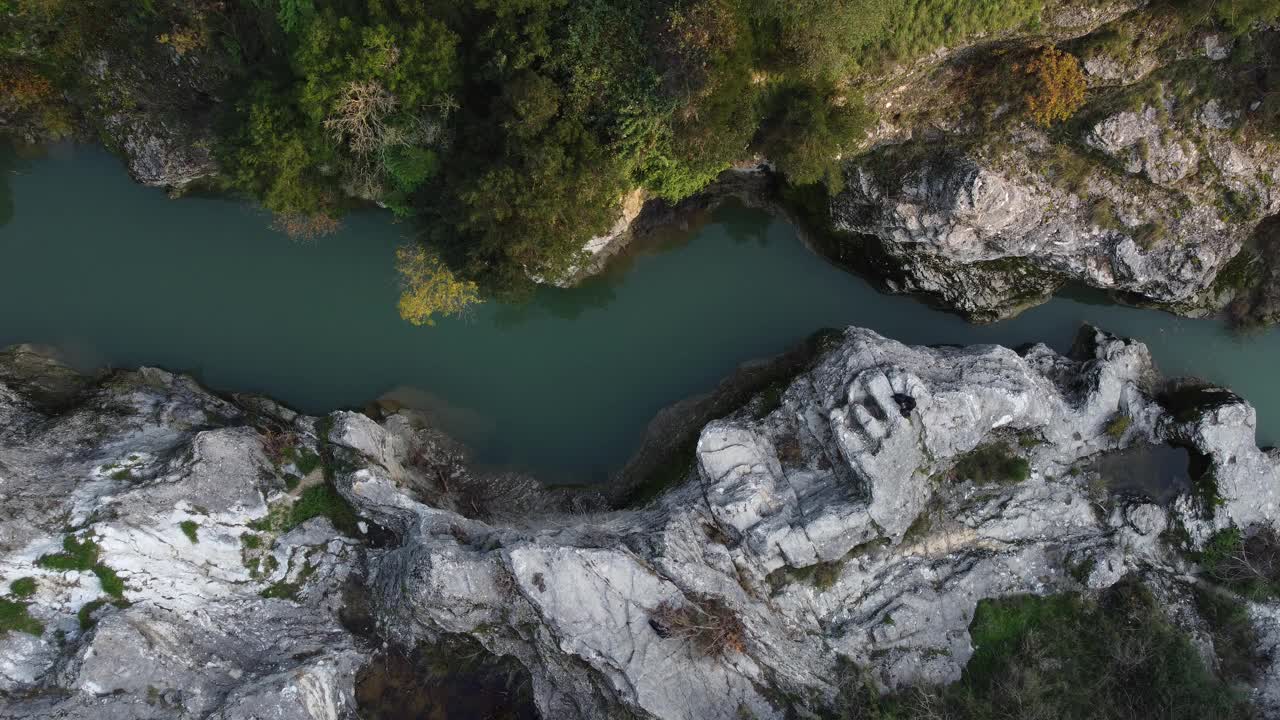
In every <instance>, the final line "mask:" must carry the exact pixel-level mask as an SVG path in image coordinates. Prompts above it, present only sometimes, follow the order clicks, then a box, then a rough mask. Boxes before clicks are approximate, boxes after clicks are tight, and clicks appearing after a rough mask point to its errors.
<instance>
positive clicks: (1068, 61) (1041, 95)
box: [1014, 46, 1085, 127]
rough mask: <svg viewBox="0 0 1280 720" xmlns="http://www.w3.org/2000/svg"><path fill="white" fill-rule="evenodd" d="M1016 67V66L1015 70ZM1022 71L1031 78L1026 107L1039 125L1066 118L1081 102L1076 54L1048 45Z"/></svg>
mask: <svg viewBox="0 0 1280 720" xmlns="http://www.w3.org/2000/svg"><path fill="white" fill-rule="evenodd" d="M1018 69H1019V68H1018V66H1016V65H1015V66H1014V71H1015V72H1016V71H1018ZM1022 70H1023V72H1025V73H1026V74H1027V75H1029V76H1031V77H1032V89H1031V90H1030V91H1029V92H1028V93H1027V94H1026V96H1025V97H1026V102H1027V110H1028V111H1030V113H1031V117H1032V119H1033V120H1035V121H1036V122H1037V123H1039V124H1040V125H1043V126H1044V127H1049V126H1050V125H1052V124H1053V123H1055V122H1059V121H1062V120H1066V119H1068V118H1070V117H1071V116H1072V115H1074V114H1075V112H1076V110H1079V109H1080V107H1081V106H1082V105H1084V91H1085V80H1084V72H1083V71H1082V70H1081V69H1080V61H1079V60H1077V59H1076V56H1075V55H1072V54H1070V53H1065V52H1062V51H1061V50H1059V49H1057V48H1055V47H1053V46H1048V47H1045V48H1044V49H1043V50H1041V51H1040V54H1039V55H1038V56H1036V57H1035V58H1034V59H1033V60H1032V61H1031V62H1029V63H1027V65H1026V67H1025V68H1022Z"/></svg>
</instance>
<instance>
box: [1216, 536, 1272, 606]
mask: <svg viewBox="0 0 1280 720" xmlns="http://www.w3.org/2000/svg"><path fill="white" fill-rule="evenodd" d="M1200 567H1201V568H1202V569H1203V570H1204V573H1205V575H1206V576H1207V577H1208V578H1209V579H1210V580H1213V581H1214V582H1216V583H1220V584H1222V585H1225V586H1226V587H1228V588H1230V589H1232V590H1234V591H1235V592H1238V593H1240V594H1241V595H1244V596H1245V597H1247V598H1250V599H1251V600H1257V601H1265V600H1269V599H1273V598H1277V597H1280V537H1277V535H1276V532H1275V531H1274V530H1272V529H1271V528H1269V527H1261V528H1258V529H1256V530H1255V531H1253V533H1252V534H1250V535H1247V536H1246V535H1245V534H1244V533H1243V532H1241V531H1240V529H1239V528H1228V529H1226V530H1222V531H1219V532H1217V533H1215V534H1214V535H1213V536H1212V537H1211V538H1209V542H1208V543H1206V544H1205V548H1204V550H1203V551H1201V553H1200Z"/></svg>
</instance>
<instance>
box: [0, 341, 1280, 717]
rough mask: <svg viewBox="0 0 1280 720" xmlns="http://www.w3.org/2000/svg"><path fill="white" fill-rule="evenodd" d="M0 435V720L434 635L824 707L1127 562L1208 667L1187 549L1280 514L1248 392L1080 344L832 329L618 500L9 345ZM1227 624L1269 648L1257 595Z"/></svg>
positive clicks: (323, 703) (1271, 620)
mask: <svg viewBox="0 0 1280 720" xmlns="http://www.w3.org/2000/svg"><path fill="white" fill-rule="evenodd" d="M0 420H2V421H3V425H2V427H3V428H4V429H3V431H2V432H3V435H2V436H0V483H3V484H2V485H0V487H3V488H4V494H5V498H6V500H5V503H4V507H3V515H2V516H0V581H2V582H3V586H4V587H9V586H10V584H11V583H13V582H14V581H16V580H19V579H22V578H27V577H30V578H33V579H34V580H35V583H36V587H35V591H34V593H33V594H30V595H29V596H27V597H26V599H24V600H21V603H20V604H23V605H24V606H25V612H27V613H28V614H29V615H30V617H31V619H33V620H34V621H36V622H37V623H39V624H41V626H42V627H40V628H38V632H22V631H16V630H15V631H10V632H8V633H6V634H4V635H3V637H0V657H3V658H4V660H3V662H2V663H0V683H3V685H2V686H0V690H3V691H4V692H5V693H6V695H7V697H6V698H5V699H4V700H3V702H4V703H6V704H4V705H0V717H89V716H90V715H93V716H99V715H104V714H105V716H108V717H122V718H132V717H174V716H179V717H217V718H249V717H281V718H338V717H345V716H347V715H348V714H349V713H350V712H351V711H353V710H354V709H355V701H354V695H353V686H354V684H355V676H356V673H357V670H358V669H359V668H360V667H362V666H364V665H366V664H367V663H369V658H370V657H371V656H372V655H373V654H374V653H375V652H377V651H378V647H379V645H382V644H385V645H386V646H388V647H399V648H404V649H406V650H408V649H413V648H420V647H428V648H429V647H431V646H433V645H434V644H435V643H439V642H442V641H445V640H447V639H449V638H456V637H459V636H465V637H467V638H470V639H471V640H472V641H474V642H478V643H479V644H480V645H482V646H483V647H484V648H486V649H487V650H488V651H489V652H491V653H493V654H496V655H502V656H511V657H514V658H515V659H516V660H518V661H519V662H520V664H522V665H523V666H524V667H525V668H527V670H528V673H529V677H530V678H531V680H532V690H533V697H534V700H535V701H536V704H537V707H538V709H539V711H540V713H541V715H542V716H543V717H548V718H605V717H609V718H615V717H636V718H650V717H653V718H672V719H674V718H740V717H756V718H775V717H783V716H784V714H785V713H786V712H787V709H788V708H792V707H794V708H804V709H806V710H808V711H810V712H819V713H821V712H823V711H824V709H825V708H829V707H830V705H831V704H832V703H834V702H835V701H836V698H837V696H838V695H839V692H840V689H841V688H840V686H841V684H842V683H844V682H847V681H848V680H849V677H848V674H847V672H848V668H850V667H857V668H861V669H862V671H863V672H865V673H866V676H867V677H869V678H871V680H872V681H873V682H874V684H875V685H876V686H878V687H880V688H881V689H884V690H891V689H896V688H902V687H905V686H911V685H916V684H922V683H945V682H950V681H953V680H955V679H957V678H958V677H959V675H960V672H961V670H962V668H963V667H964V665H965V663H966V662H967V660H968V659H969V657H970V656H971V654H972V653H973V647H972V643H971V642H970V637H969V633H968V627H969V624H970V621H971V620H972V618H973V614H974V610H975V607H976V606H977V604H978V602H979V601H980V600H982V599H984V598H995V597H1002V596H1007V595H1013V594H1023V593H1032V594H1049V593H1056V592H1062V591H1082V592H1087V591H1090V590H1097V589H1101V588H1106V587H1108V586H1110V585H1113V584H1114V583H1116V582H1118V581H1119V580H1120V579H1121V578H1122V577H1123V576H1125V575H1127V574H1135V573H1136V574H1137V575H1139V576H1140V577H1142V578H1143V579H1144V580H1145V581H1146V582H1147V583H1149V584H1150V585H1151V586H1153V587H1155V588H1159V589H1160V592H1159V595H1160V596H1161V597H1162V598H1164V600H1165V603H1166V606H1167V611H1168V614H1169V616H1170V618H1171V619H1172V620H1173V621H1174V622H1176V623H1178V624H1179V625H1181V626H1182V627H1184V629H1186V630H1187V631H1188V632H1190V633H1192V635H1193V637H1195V638H1196V639H1197V642H1198V643H1199V645H1200V646H1201V647H1202V649H1203V651H1204V653H1205V656H1206V657H1207V658H1210V659H1211V658H1212V657H1213V646H1212V639H1211V637H1210V636H1209V635H1208V634H1207V633H1206V632H1205V631H1204V629H1203V622H1202V621H1201V620H1199V618H1198V616H1197V613H1196V610H1195V608H1194V606H1192V605H1191V604H1190V603H1189V602H1188V601H1187V600H1186V596H1187V594H1188V588H1189V587H1190V584H1191V583H1193V582H1195V580H1194V577H1193V573H1194V571H1195V569H1196V568H1195V566H1194V564H1193V563H1192V562H1191V561H1190V560H1189V559H1188V557H1187V555H1186V554H1185V553H1184V551H1185V550H1186V549H1189V548H1197V547H1201V546H1203V545H1204V544H1205V543H1206V542H1208V541H1209V539H1210V538H1211V537H1212V536H1213V534H1214V533H1215V532H1217V531H1220V530H1223V529H1225V528H1228V527H1232V526H1235V527H1241V528H1249V527H1255V528H1256V527H1275V525H1276V521H1277V517H1280V505H1278V502H1280V475H1278V472H1280V455H1277V453H1276V452H1275V451H1268V452H1264V451H1262V450H1259V449H1258V447H1257V445H1256V442H1255V440H1254V423H1255V418H1254V412H1253V409H1252V408H1251V407H1250V406H1249V405H1248V404H1247V403H1245V402H1244V401H1243V400H1241V399H1240V398H1238V397H1236V396H1234V395H1232V394H1231V393H1229V392H1227V391H1224V390H1218V389H1214V388H1206V387H1200V386H1198V385H1194V384H1188V383H1170V382H1166V381H1164V380H1162V379H1161V378H1160V377H1159V375H1158V374H1157V372H1156V370H1155V368H1154V367H1153V366H1152V362H1151V358H1150V356H1149V354H1148V353H1147V350H1146V348H1145V347H1144V346H1143V345H1141V344H1139V343H1136V342H1132V341H1127V340H1123V339H1119V338H1116V337H1113V336H1110V335H1107V334H1106V333H1104V332H1101V331H1098V330H1095V329H1092V328H1086V329H1084V330H1083V331H1082V332H1081V335H1080V337H1079V338H1078V340H1077V343H1076V346H1075V348H1074V349H1073V352H1072V353H1071V355H1070V356H1063V355H1060V354H1058V353H1056V352H1054V351H1052V350H1050V349H1049V348H1047V347H1045V346H1043V345H1036V346H1032V347H1028V348H1023V349H1021V350H1020V351H1017V352H1015V351H1013V350H1010V349H1007V348H1003V347H998V346H975V347H969V348H956V347H941V348H926V347H908V346H904V345H902V344H900V343H897V342H894V341H892V340H889V339H886V338H883V337H880V336H878V335H876V334H874V333H872V332H870V331H866V330H861V329H856V328H851V329H849V330H847V331H844V332H843V333H836V334H833V335H831V336H829V337H828V338H827V339H825V340H824V341H823V348H822V350H821V352H819V353H817V355H816V357H815V358H814V359H813V360H812V361H811V362H810V363H808V365H807V367H806V368H805V369H802V370H801V371H800V372H798V374H796V375H795V377H794V378H793V379H792V380H791V381H790V382H789V383H788V384H786V387H785V391H783V392H782V393H781V395H780V396H774V395H772V394H769V393H762V394H760V395H758V396H756V397H755V398H753V399H752V400H750V401H749V402H747V403H746V404H745V405H743V406H742V407H741V408H740V409H738V410H736V411H733V412H731V413H729V414H727V415H725V416H723V417H721V418H720V419H718V420H714V421H712V422H710V423H708V424H707V425H706V426H705V427H704V428H703V429H702V430H701V434H700V436H699V439H698V441H697V444H696V450H695V452H694V457H693V458H692V460H693V462H692V464H691V468H692V469H691V471H690V473H689V476H688V477H687V478H686V480H685V482H684V483H683V484H680V485H678V486H677V487H675V488H673V489H671V490H669V491H667V492H666V493H665V494H663V495H661V496H660V497H659V498H658V499H657V500H656V501H654V502H652V503H650V504H648V505H647V506H645V507H641V508H616V509H608V508H604V507H601V506H600V504H599V502H598V501H597V500H594V499H593V498H592V497H591V496H590V495H585V494H581V493H579V494H570V493H566V492H562V491H561V492H557V491H550V490H546V489H543V488H542V486H540V485H538V484H537V483H535V482H533V481H531V480H529V479H527V478H521V477H512V476H503V477H493V476H487V475H484V474H483V473H478V472H474V471H472V470H470V469H469V468H468V467H467V465H466V464H465V459H464V455H463V453H462V451H461V449H459V448H458V447H456V446H455V445H454V444H453V443H451V442H450V441H449V440H448V439H447V438H445V437H443V436H441V435H440V434H439V433H438V432H436V431H435V430H433V429H432V428H430V427H427V426H425V425H424V424H423V422H422V421H421V418H418V417H416V416H414V415H412V414H407V413H397V414H393V415H391V416H389V417H386V418H382V419H379V420H375V419H373V418H371V417H368V416H365V415H362V414H358V413H351V412H339V413H334V414H332V415H330V416H329V417H327V418H324V419H320V420H317V419H315V418H308V417H303V416H298V415H296V414H294V413H292V412H291V411H288V410H287V409H284V408H281V407H279V406H278V405H276V404H274V403H272V402H270V401H266V400H263V399H261V398H254V397H246V396H232V397H229V398H223V397H218V396H215V395H213V394H211V393H209V392H208V391H205V390H203V389H201V388H200V387H198V386H197V385H196V384H195V383H194V382H192V381H191V380H189V379H187V378H183V377H180V376H175V375H172V374H170V373H167V372H163V371H159V370H153V369H143V370H139V371H136V372H111V373H104V374H100V375H96V376H93V377H86V376H81V375H79V374H77V373H74V372H72V371H70V370H68V369H66V368H65V367H63V366H61V365H59V364H57V363H56V362H53V361H51V360H49V359H47V358H46V357H45V356H43V355H40V354H38V353H36V352H34V351H33V350H31V349H29V348H18V349H16V350H11V351H9V352H8V353H6V354H4V355H3V356H2V357H0ZM1152 445H1175V446H1177V447H1180V448H1184V449H1186V451H1187V452H1188V453H1189V454H1190V456H1191V457H1192V458H1193V460H1194V462H1193V465H1194V468H1193V469H1194V471H1195V472H1194V473H1193V482H1192V483H1191V484H1190V485H1189V487H1186V488H1179V491H1180V494H1179V495H1178V497H1177V499H1176V500H1175V501H1174V502H1172V503H1171V504H1168V505H1162V504H1160V503H1158V502H1155V501H1153V500H1151V499H1149V498H1145V497H1141V496H1137V495H1132V494H1123V493H1117V492H1113V491H1110V490H1108V488H1107V486H1106V483H1105V482H1104V481H1105V480H1106V478H1105V477H1103V476H1102V475H1101V474H1100V471H1098V470H1097V469H1096V465H1095V463H1096V461H1097V460H1098V459H1099V458H1104V457H1108V456H1115V455H1116V453H1118V452H1119V451H1121V450H1122V449H1126V448H1128V449H1130V450H1133V449H1142V448H1145V447H1147V446H1152ZM336 494H340V495H341V497H342V498H345V500H346V501H348V502H349V503H350V505H351V508H353V509H354V513H355V515H352V514H351V510H349V509H346V506H345V505H344V504H343V503H341V501H340V500H339V499H338V498H337V496H336ZM67 538H71V539H70V540H68V539H67ZM86 547H90V548H91V549H92V552H86V551H85V550H84V548H86ZM59 557H61V559H60V560H59V559H51V558H59ZM42 558H43V559H42ZM76 563H79V564H78V565H76ZM71 565H75V567H72V568H70V569H67V568H68V566H71ZM81 568H83V569H81ZM103 568H105V570H103ZM121 583H122V585H121ZM356 594H360V595H362V596H363V597H364V599H363V600H361V601H360V604H361V605H362V606H367V608H368V610H369V612H370V613H371V616H372V619H373V623H371V624H370V626H369V627H365V628H363V629H358V630H357V629H356V628H355V626H354V625H355V624H353V623H351V622H347V623H346V624H345V625H344V623H343V622H342V620H343V619H349V618H350V616H351V615H352V610H351V605H352V603H353V600H352V598H353V597H354V596H355V595H356ZM98 600H101V601H103V602H95V601H98ZM7 601H8V602H10V603H17V602H19V601H18V596H17V595H16V594H15V595H14V596H13V597H12V598H10V599H8V600H7ZM86 608H88V610H86ZM1250 612H1251V614H1252V616H1253V617H1254V619H1255V622H1256V624H1257V627H1258V628H1259V632H1260V636H1261V637H1262V638H1263V642H1264V643H1266V642H1270V643H1272V644H1274V638H1275V637H1276V636H1277V635H1280V633H1277V632H1276V630H1275V627H1276V625H1277V622H1276V620H1275V618H1276V617H1280V606H1277V605H1275V604H1262V603H1251V604H1250ZM690 614H693V615H694V616H697V617H700V618H702V622H703V623H704V624H710V625H712V626H713V628H714V629H715V630H716V632H715V633H712V635H711V636H710V641H709V639H708V636H707V635H706V634H705V633H695V634H690V633H688V632H685V631H684V630H683V629H682V626H681V622H682V620H681V619H682V618H688V617H689V616H690ZM78 616H79V617H78ZM1268 638H1270V639H1268ZM1278 673H1280V670H1278V669H1277V667H1276V666H1269V667H1268V668H1266V669H1265V673H1264V676H1263V677H1262V678H1261V679H1260V680H1259V682H1258V690H1257V691H1256V693H1255V700H1256V701H1257V702H1258V703H1259V704H1260V705H1261V706H1262V707H1263V708H1264V709H1265V710H1266V711H1267V712H1276V711H1280V706H1277V705H1276V702H1277V696H1278V695H1280V693H1277V692H1276V691H1275V688H1274V687H1273V683H1271V682H1270V680H1271V678H1273V677H1275V676H1276V675H1277V674H1278Z"/></svg>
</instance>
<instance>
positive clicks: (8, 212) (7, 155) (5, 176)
mask: <svg viewBox="0 0 1280 720" xmlns="http://www.w3.org/2000/svg"><path fill="white" fill-rule="evenodd" d="M16 172H18V152H17V150H16V149H15V148H14V146H13V143H11V142H9V141H7V140H5V139H3V138H0V227H4V226H5V225H8V224H9V221H10V220H12V219H13V213H14V207H15V206H14V202H13V175H14V174H15V173H16Z"/></svg>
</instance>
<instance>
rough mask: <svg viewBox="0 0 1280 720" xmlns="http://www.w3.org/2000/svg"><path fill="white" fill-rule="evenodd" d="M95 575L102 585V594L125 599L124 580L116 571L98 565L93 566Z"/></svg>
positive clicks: (100, 564)
mask: <svg viewBox="0 0 1280 720" xmlns="http://www.w3.org/2000/svg"><path fill="white" fill-rule="evenodd" d="M93 574H94V575H97V576H98V582H100V583H102V592H104V593H106V594H108V595H110V596H111V597H113V598H123V597H124V580H121V579H120V576H119V575H117V574H116V571H115V570H112V569H111V568H109V567H107V566H106V565H103V564H102V563H98V564H97V565H94V566H93Z"/></svg>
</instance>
